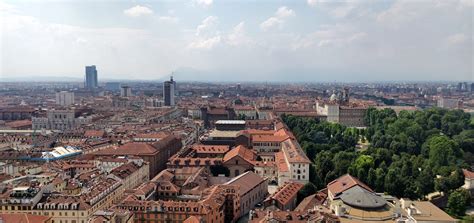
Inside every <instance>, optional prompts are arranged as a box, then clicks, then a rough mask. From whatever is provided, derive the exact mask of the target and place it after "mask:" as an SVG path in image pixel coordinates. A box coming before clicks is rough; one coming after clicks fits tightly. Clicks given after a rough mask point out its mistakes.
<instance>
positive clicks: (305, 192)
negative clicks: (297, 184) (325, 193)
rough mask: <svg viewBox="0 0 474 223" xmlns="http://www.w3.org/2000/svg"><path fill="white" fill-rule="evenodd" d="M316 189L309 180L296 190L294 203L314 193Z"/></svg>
mask: <svg viewBox="0 0 474 223" xmlns="http://www.w3.org/2000/svg"><path fill="white" fill-rule="evenodd" d="M317 190H318V189H317V188H316V186H315V185H314V184H312V183H311V182H309V183H306V184H305V185H304V186H303V188H301V190H299V191H298V194H297V199H296V200H297V202H296V203H300V202H301V201H302V200H303V199H304V198H305V197H307V196H309V195H312V194H314V193H316V191H317Z"/></svg>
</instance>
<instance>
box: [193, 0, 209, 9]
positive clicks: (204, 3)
mask: <svg viewBox="0 0 474 223" xmlns="http://www.w3.org/2000/svg"><path fill="white" fill-rule="evenodd" d="M194 2H195V3H196V4H197V5H199V6H201V7H203V8H209V7H210V6H211V5H212V2H213V0H195V1H194Z"/></svg>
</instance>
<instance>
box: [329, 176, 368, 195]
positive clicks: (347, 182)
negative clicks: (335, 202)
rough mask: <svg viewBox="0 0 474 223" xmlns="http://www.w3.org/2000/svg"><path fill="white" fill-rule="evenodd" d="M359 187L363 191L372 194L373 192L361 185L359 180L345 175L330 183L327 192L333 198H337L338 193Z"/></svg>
mask: <svg viewBox="0 0 474 223" xmlns="http://www.w3.org/2000/svg"><path fill="white" fill-rule="evenodd" d="M356 185H359V186H361V187H363V188H364V189H366V190H368V191H370V192H373V190H372V189H371V188H370V187H369V186H367V185H366V184H364V183H362V182H361V181H360V180H359V179H357V178H355V177H353V176H351V175H349V174H346V175H344V176H341V177H339V178H337V179H335V180H333V181H331V182H330V183H329V184H328V185H327V188H328V191H329V192H330V193H332V194H333V196H337V195H338V194H339V193H342V192H344V191H346V190H348V189H350V188H352V187H353V186H356Z"/></svg>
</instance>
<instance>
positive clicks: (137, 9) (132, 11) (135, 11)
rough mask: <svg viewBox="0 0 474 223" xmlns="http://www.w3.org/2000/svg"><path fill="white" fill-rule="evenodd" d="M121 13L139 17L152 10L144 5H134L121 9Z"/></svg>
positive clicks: (148, 13) (150, 12) (149, 13)
mask: <svg viewBox="0 0 474 223" xmlns="http://www.w3.org/2000/svg"><path fill="white" fill-rule="evenodd" d="M123 14H125V15H126V16H129V17H140V16H146V15H151V14H153V10H151V9H150V8H148V7H146V6H141V5H136V6H133V7H131V8H129V9H125V10H123Z"/></svg>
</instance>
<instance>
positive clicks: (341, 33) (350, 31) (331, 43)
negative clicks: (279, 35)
mask: <svg viewBox="0 0 474 223" xmlns="http://www.w3.org/2000/svg"><path fill="white" fill-rule="evenodd" d="M367 37H368V34H367V33H365V32H362V31H358V30H356V29H355V28H353V27H350V26H347V25H326V26H322V27H321V28H320V29H319V30H317V31H315V32H313V33H310V34H307V35H304V36H303V37H298V38H296V39H295V40H294V41H293V43H292V45H291V48H292V49H293V50H299V49H307V48H311V47H314V46H316V47H339V48H340V47H347V46H350V45H353V44H356V43H358V42H360V41H362V40H364V39H366V38H367Z"/></svg>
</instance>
